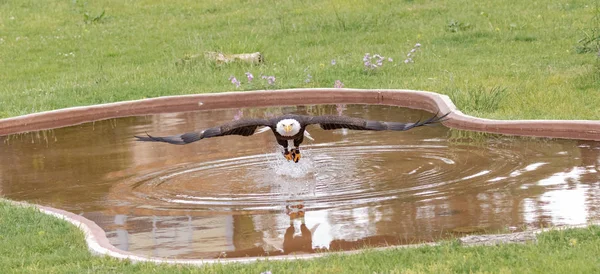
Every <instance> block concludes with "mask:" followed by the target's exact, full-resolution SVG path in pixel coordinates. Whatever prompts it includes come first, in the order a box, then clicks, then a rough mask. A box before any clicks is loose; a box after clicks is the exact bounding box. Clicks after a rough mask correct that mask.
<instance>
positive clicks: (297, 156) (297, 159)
mask: <svg viewBox="0 0 600 274" xmlns="http://www.w3.org/2000/svg"><path fill="white" fill-rule="evenodd" d="M298 161H300V151H297V152H296V153H294V163H297V162H298Z"/></svg>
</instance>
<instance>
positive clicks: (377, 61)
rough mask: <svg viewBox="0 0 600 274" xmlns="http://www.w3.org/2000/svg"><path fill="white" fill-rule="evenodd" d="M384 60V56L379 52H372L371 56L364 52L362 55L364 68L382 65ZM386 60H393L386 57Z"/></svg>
mask: <svg viewBox="0 0 600 274" xmlns="http://www.w3.org/2000/svg"><path fill="white" fill-rule="evenodd" d="M385 60H386V58H385V57H383V56H381V55H379V54H373V56H371V54H369V53H365V56H363V64H364V65H365V69H376V68H379V67H382V66H383V61H385ZM387 60H388V61H389V62H392V61H393V60H392V58H388V59H387Z"/></svg>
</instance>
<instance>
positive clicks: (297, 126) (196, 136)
mask: <svg viewBox="0 0 600 274" xmlns="http://www.w3.org/2000/svg"><path fill="white" fill-rule="evenodd" d="M448 114H450V113H446V114H445V115H443V116H440V117H437V114H436V115H435V116H433V117H431V118H429V119H427V120H425V121H420V120H419V121H416V122H414V123H399V122H383V121H371V120H365V119H361V118H354V117H348V116H333V115H331V116H307V115H296V114H286V115H283V116H279V117H275V118H271V119H245V120H237V121H231V122H229V123H225V124H222V125H220V126H216V127H212V128H207V129H204V130H200V131H193V132H188V133H183V134H179V135H172V136H165V137H157V136H151V135H149V134H147V136H134V137H135V138H137V141H144V142H165V143H169V144H175V145H185V144H189V143H192V142H196V141H199V140H202V139H206V138H212V137H219V136H226V135H241V136H250V135H252V134H254V133H255V132H258V131H257V128H258V127H265V129H266V130H268V129H269V128H270V129H271V130H272V131H273V134H274V135H275V139H276V140H277V143H279V145H281V146H282V147H283V150H284V151H283V156H284V157H285V159H287V160H288V161H292V160H293V161H294V162H296V163H297V162H298V161H299V160H300V144H301V143H302V141H304V137H305V136H307V138H310V135H308V132H307V131H306V126H308V125H314V124H319V125H320V126H321V128H322V129H324V130H332V129H340V128H346V129H352V130H374V131H381V130H394V131H404V130H409V129H412V128H416V127H420V126H428V125H431V124H435V123H439V122H443V120H442V119H443V118H444V117H446V116H447V115H448ZM259 131H264V130H259Z"/></svg>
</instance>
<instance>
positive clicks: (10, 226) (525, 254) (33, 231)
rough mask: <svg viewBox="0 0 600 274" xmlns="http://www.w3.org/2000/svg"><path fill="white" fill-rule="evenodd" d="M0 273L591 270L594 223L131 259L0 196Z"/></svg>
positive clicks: (598, 238) (599, 242)
mask: <svg viewBox="0 0 600 274" xmlns="http://www.w3.org/2000/svg"><path fill="white" fill-rule="evenodd" d="M0 232H1V233H0V272H1V273H13V272H22V273H86V272H88V273H129V272H142V273H147V272H158V273H167V272H169V273H170V272H186V273H188V272H190V273H205V272H206V273H260V272H264V271H267V270H270V271H271V272H272V273H383V272H385V273H423V272H425V273H457V272H460V273H466V272H474V273H490V272H493V273H595V272H598V271H600V227H598V226H590V227H588V228H584V229H569V230H562V231H558V230H557V231H551V232H547V233H543V234H540V236H538V242H537V243H536V244H528V245H518V244H511V245H498V246H488V247H484V246H480V247H463V246H461V245H459V244H458V243H457V242H446V243H444V244H442V245H440V246H436V247H420V248H414V249H395V250H388V251H373V250H370V251H369V250H367V251H365V252H362V253H360V254H358V255H329V256H326V257H324V258H319V259H315V260H308V261H304V260H300V261H281V262H280V261H267V262H259V263H253V264H217V265H208V266H203V267H193V266H181V265H179V266H168V265H155V264H150V263H135V264H134V263H131V262H128V261H118V260H116V259H112V258H108V257H95V256H92V255H91V254H90V253H89V252H87V248H86V245H85V242H84V240H83V235H82V232H81V231H79V230H78V229H77V228H75V227H74V226H72V225H70V224H68V223H66V222H64V221H60V220H57V219H56V218H54V217H50V216H47V215H44V214H42V213H40V212H38V211H37V210H35V209H33V208H21V207H15V206H10V205H8V203H6V202H4V201H0Z"/></svg>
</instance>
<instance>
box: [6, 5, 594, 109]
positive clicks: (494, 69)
mask: <svg viewBox="0 0 600 274" xmlns="http://www.w3.org/2000/svg"><path fill="white" fill-rule="evenodd" d="M598 13H599V12H598V3H591V2H590V1H584V0H573V1H569V2H566V3H560V2H556V1H554V2H544V1H542V2H535V3H530V2H527V1H509V0H504V1H493V2H490V1H465V0H456V1H445V2H439V1H424V0H423V1H417V0H415V1H376V2H373V1H360V0H346V1H339V0H332V1H292V0H284V1H255V0H254V1H252V0H237V1H236V0H223V1H193V0H176V1H167V2H165V1H158V0H145V1H137V0H136V1H131V0H124V1H123V0H119V1H115V0H101V1H84V0H69V1H56V0H48V1H37V0H3V1H0V14H1V16H0V30H1V32H0V38H2V40H1V42H0V60H1V62H2V64H3V65H2V66H0V75H2V77H1V78H0V83H1V85H0V105H1V106H2V107H1V108H0V117H10V116H16V115H21V114H27V113H32V112H38V111H43V110H51V109H57V108H64V107H70V106H77V105H90V104H98V103H107V102H115V101H122V100H130V99H140V98H147V97H156V96H162V95H174V94H191V93H205V92H223V91H231V90H236V88H235V86H234V85H232V84H231V83H230V82H229V81H228V79H229V77H230V76H231V75H235V76H236V77H237V78H238V79H240V80H241V79H243V78H245V77H244V73H245V72H247V71H250V72H252V73H253V74H254V75H255V76H258V75H260V74H261V73H263V74H264V75H274V76H275V77H276V78H277V82H276V85H274V86H268V85H267V84H266V83H265V81H262V82H260V81H256V82H257V83H255V84H253V85H247V84H244V85H242V86H241V87H240V88H239V89H240V90H247V89H264V88H271V89H273V88H298V87H333V85H334V82H335V80H341V81H342V82H343V83H344V85H345V87H348V88H397V89H404V88H406V89H420V90H429V91H435V92H439V93H444V94H449V95H450V96H451V97H452V98H453V99H457V105H458V107H459V108H464V109H465V112H466V113H467V114H471V115H476V116H483V117H491V118H506V119H519V118H524V119H528V118H536V119H538V118H539V119H547V118H556V119H600V108H598V107H597V106H598V105H600V94H599V93H598V91H599V90H600V73H599V72H598V68H597V62H598V61H597V59H598V58H597V57H596V52H594V51H593V50H590V51H588V52H586V53H584V54H580V53H578V52H582V51H581V50H577V49H579V48H581V47H583V46H585V47H587V48H591V49H595V47H597V45H598V42H594V41H596V40H593V38H594V37H595V34H596V33H597V29H598V27H599V25H598V22H599V20H598V19H597V15H598ZM595 16H596V17H595ZM590 37H591V38H590ZM584 38H585V39H584ZM582 39H584V40H582ZM590 39H591V42H590ZM417 42H419V43H421V44H422V45H423V46H422V48H421V50H420V51H419V52H418V54H417V56H416V58H415V59H414V60H415V63H412V64H409V65H406V64H404V63H403V62H402V61H403V59H404V58H405V56H406V54H407V53H408V51H409V50H410V49H411V48H412V47H413V45H415V43H417ZM205 51H222V52H225V53H247V52H255V51H260V52H262V53H263V54H264V56H265V60H266V62H265V64H264V65H260V66H251V65H245V64H233V65H224V66H217V65H215V64H212V63H211V62H205V61H199V62H195V63H192V64H189V65H186V66H183V67H182V66H177V65H176V63H177V61H178V60H181V59H182V58H184V57H186V56H189V55H193V54H198V53H203V52H205ZM366 52H368V53H371V54H374V53H379V54H381V55H384V56H386V57H392V58H394V62H393V63H386V64H385V65H384V66H383V67H382V68H380V69H378V70H377V71H372V72H366V71H365V70H364V68H363V64H362V57H363V55H364V54H365V53H366ZM332 59H335V60H336V61H337V64H336V65H335V66H332V65H331V60H332ZM307 74H310V75H311V76H312V81H311V82H309V83H305V81H304V80H305V79H306V78H307ZM257 78H258V77H257ZM243 82H244V81H243ZM258 82H260V83H258ZM495 88H497V89H501V90H504V91H505V92H504V93H505V96H502V98H499V99H492V100H497V101H495V102H494V103H493V104H492V105H493V106H494V107H492V108H487V107H481V106H479V107H475V108H473V107H471V106H470V105H469V104H470V103H469V102H468V101H465V100H461V99H460V98H461V96H462V97H464V95H462V94H463V93H468V92H470V91H473V90H480V89H482V90H487V91H489V90H492V89H495Z"/></svg>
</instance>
